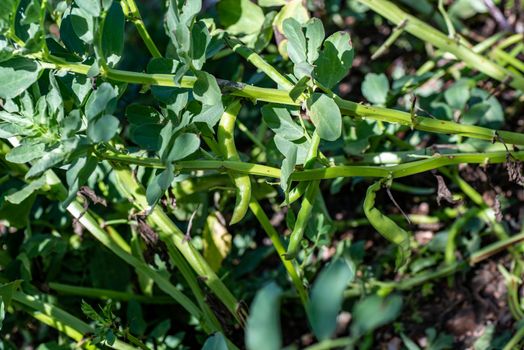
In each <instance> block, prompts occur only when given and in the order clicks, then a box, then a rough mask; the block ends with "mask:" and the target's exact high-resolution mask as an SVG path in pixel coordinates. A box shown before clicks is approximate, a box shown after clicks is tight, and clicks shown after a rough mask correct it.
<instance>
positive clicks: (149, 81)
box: [32, 55, 524, 145]
mask: <svg viewBox="0 0 524 350" xmlns="http://www.w3.org/2000/svg"><path fill="white" fill-rule="evenodd" d="M32 57H33V58H37V59H38V61H39V63H40V64H41V65H42V67H43V68H47V69H61V70H66V71H70V72H74V73H78V74H83V75H87V73H88V71H89V69H90V67H89V66H88V65H84V64H81V63H74V62H67V61H65V60H63V59H61V58H58V57H54V56H53V57H49V58H48V59H47V60H44V59H43V57H42V56H41V55H40V56H39V55H36V56H35V55H33V56H32ZM101 75H102V76H103V77H105V78H107V79H110V80H115V81H119V82H124V83H130V84H143V85H156V86H166V87H180V88H187V89H192V88H193V86H194V84H195V82H196V78H195V77H192V76H184V77H182V79H181V80H180V83H179V84H176V83H175V80H174V75H171V74H147V73H138V72H130V71H124V70H118V69H112V68H108V69H107V70H104V71H102V72H101ZM218 84H219V86H220V87H221V89H222V91H223V92H224V93H230V94H231V95H234V96H239V97H244V98H248V99H251V100H253V101H264V102H271V103H277V104H283V105H288V106H298V105H299V102H296V101H293V99H291V97H289V93H288V92H287V91H284V90H278V89H270V88H262V87H258V86H253V85H249V84H244V83H235V82H231V81H227V80H218ZM332 97H334V98H335V102H336V103H337V105H338V106H339V108H340V111H341V112H342V114H343V115H346V116H351V117H356V118H369V119H373V120H380V121H385V122H389V123H398V124H402V125H407V126H410V127H413V128H414V129H417V130H421V131H427V132H434V133H440V134H447V135H460V136H465V137H471V138H476V139H481V140H489V141H492V140H494V139H498V138H500V140H501V141H503V142H504V143H506V144H514V145H524V134H522V133H516V132H511V131H501V130H494V129H489V128H484V127H480V126H475V125H464V124H459V123H456V122H452V121H445V120H439V119H433V118H427V117H421V116H414V117H413V116H412V115H411V114H410V113H408V112H403V111H399V110H395V109H388V108H382V107H375V106H366V105H362V104H359V103H356V102H352V101H349V100H344V99H342V98H340V97H338V96H336V95H335V96H332Z"/></svg>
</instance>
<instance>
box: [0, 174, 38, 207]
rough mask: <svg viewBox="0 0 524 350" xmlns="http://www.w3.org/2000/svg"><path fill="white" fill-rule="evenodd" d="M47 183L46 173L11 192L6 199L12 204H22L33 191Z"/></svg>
mask: <svg viewBox="0 0 524 350" xmlns="http://www.w3.org/2000/svg"><path fill="white" fill-rule="evenodd" d="M45 184H46V177H45V175H44V176H42V177H40V178H38V179H35V180H33V181H31V182H30V183H28V184H27V185H25V186H24V187H22V188H21V189H20V190H18V191H16V192H14V193H11V194H9V195H7V196H6V197H5V200H6V201H8V202H9V203H12V204H20V203H22V202H23V201H25V200H26V199H27V198H29V197H30V196H31V195H32V194H33V193H35V192H36V191H38V190H39V189H41V188H42V187H43V186H45Z"/></svg>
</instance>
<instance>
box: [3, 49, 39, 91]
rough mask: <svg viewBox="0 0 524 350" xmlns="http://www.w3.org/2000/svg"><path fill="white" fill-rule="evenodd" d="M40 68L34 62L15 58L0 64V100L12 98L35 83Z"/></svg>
mask: <svg viewBox="0 0 524 350" xmlns="http://www.w3.org/2000/svg"><path fill="white" fill-rule="evenodd" d="M41 69H42V67H41V66H40V65H39V64H38V63H37V62H35V61H33V60H30V59H28V58H23V57H15V58H12V59H10V60H8V61H4V62H0V77H2V84H0V98H4V99H6V98H14V97H16V96H18V95H20V94H21V93H22V92H24V91H25V90H27V89H28V88H29V87H30V86H31V85H33V84H34V83H36V81H37V80H38V77H39V76H40V71H41Z"/></svg>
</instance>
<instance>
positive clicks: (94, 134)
mask: <svg viewBox="0 0 524 350" xmlns="http://www.w3.org/2000/svg"><path fill="white" fill-rule="evenodd" d="M117 97H118V91H117V89H116V88H115V87H113V86H112V85H111V84H109V83H103V84H101V85H100V86H99V87H98V89H96V90H95V91H94V92H93V93H92V94H91V95H90V96H89V99H88V100H87V103H86V107H85V115H86V117H87V121H88V124H87V136H88V137H89V138H90V139H91V141H93V142H94V143H99V142H107V141H109V140H111V139H112V138H113V137H114V136H115V135H116V133H117V132H118V127H119V124H120V122H119V120H118V118H116V117H115V116H113V115H112V113H113V112H114V111H115V109H116V102H117Z"/></svg>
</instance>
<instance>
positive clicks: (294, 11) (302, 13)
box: [273, 0, 309, 33]
mask: <svg viewBox="0 0 524 350" xmlns="http://www.w3.org/2000/svg"><path fill="white" fill-rule="evenodd" d="M288 18H294V19H295V20H297V21H298V22H299V23H301V24H303V23H306V22H307V21H308V19H309V13H308V10H307V8H306V7H305V6H304V4H303V1H302V0H287V1H286V4H285V5H284V6H283V7H282V8H281V9H280V11H279V12H278V14H277V15H276V17H275V20H274V22H273V25H274V27H276V30H277V31H278V32H280V33H284V28H283V26H284V21H285V20H286V19H288Z"/></svg>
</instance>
